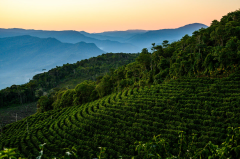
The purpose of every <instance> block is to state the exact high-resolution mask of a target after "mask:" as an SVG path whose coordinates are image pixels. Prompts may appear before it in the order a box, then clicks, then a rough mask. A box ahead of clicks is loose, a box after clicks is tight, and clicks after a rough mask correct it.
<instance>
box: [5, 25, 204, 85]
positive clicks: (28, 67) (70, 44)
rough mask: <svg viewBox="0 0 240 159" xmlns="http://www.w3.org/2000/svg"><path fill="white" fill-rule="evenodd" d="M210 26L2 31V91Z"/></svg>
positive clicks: (139, 49) (175, 39) (170, 40)
mask: <svg viewBox="0 0 240 159" xmlns="http://www.w3.org/2000/svg"><path fill="white" fill-rule="evenodd" d="M202 27H203V28H207V27H208V26H206V25H204V24H200V23H194V24H188V25H185V26H182V27H180V28H176V29H160V30H126V31H107V32H102V33H87V32H84V31H80V32H79V31H73V30H68V31H44V30H26V29H18V28H13V29H1V28H0V89H2V88H4V87H7V86H11V85H12V84H21V83H25V82H27V80H28V79H30V78H31V77H32V76H33V75H34V74H36V73H40V72H41V70H42V69H46V70H48V69H51V68H53V67H55V66H60V65H62V64H65V63H74V62H76V61H80V60H82V59H85V58H89V57H92V56H97V55H100V54H102V53H105V52H113V53H120V52H124V53H137V52H141V50H142V49H143V48H148V49H150V48H151V46H152V45H151V44H152V43H156V44H161V43H162V42H163V40H168V41H169V42H173V41H178V40H180V39H181V38H182V37H183V36H184V35H186V34H188V35H190V36H191V35H192V33H193V32H194V31H196V30H198V29H200V28H202ZM39 71H40V72H39Z"/></svg>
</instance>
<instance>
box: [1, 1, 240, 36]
mask: <svg viewBox="0 0 240 159" xmlns="http://www.w3.org/2000/svg"><path fill="white" fill-rule="evenodd" d="M239 8H240V0H227V1H226V0H201V1H200V0H199V1H196V0H0V28H23V29H37V30H77V31H86V32H89V33H93V32H103V31H114V30H128V29H144V30H158V29H167V28H178V27H181V26H184V25H187V24H191V23H203V24H205V25H207V26H209V25H210V24H211V22H212V21H213V20H214V19H216V20H220V19H221V18H222V16H224V15H226V14H227V13H229V12H232V11H235V10H237V9H239Z"/></svg>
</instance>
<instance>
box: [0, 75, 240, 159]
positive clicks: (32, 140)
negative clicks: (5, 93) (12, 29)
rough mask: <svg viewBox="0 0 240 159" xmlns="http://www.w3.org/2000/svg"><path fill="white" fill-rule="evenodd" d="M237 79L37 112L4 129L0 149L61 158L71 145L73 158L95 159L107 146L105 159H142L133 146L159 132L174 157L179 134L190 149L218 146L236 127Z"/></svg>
mask: <svg viewBox="0 0 240 159" xmlns="http://www.w3.org/2000/svg"><path fill="white" fill-rule="evenodd" d="M239 79H240V74H239V73H237V72H236V73H235V74H233V75H231V76H229V77H228V78H222V79H210V78H198V79H195V78H182V79H178V80H171V81H169V82H166V83H162V84H159V85H152V86H151V87H148V86H145V87H140V88H139V89H138V88H134V89H125V90H123V91H120V92H119V93H114V94H111V95H109V96H106V97H103V98H102V99H99V100H95V101H93V102H88V103H86V104H83V105H81V106H73V107H67V108H64V109H56V110H52V111H47V112H44V113H38V114H35V115H33V116H30V117H28V118H26V119H24V120H22V121H19V122H16V123H13V124H10V125H8V126H6V127H5V128H4V129H3V134H2V137H1V139H0V148H3V147H16V148H18V149H19V151H21V153H22V155H23V157H28V158H31V157H33V156H37V155H38V152H39V149H38V145H39V144H41V143H47V144H46V146H45V148H44V155H45V157H47V156H59V155H64V153H65V151H64V148H72V147H73V146H75V147H76V149H77V150H78V151H77V152H76V153H77V155H79V156H80V157H81V158H89V157H90V156H91V155H95V156H92V157H96V154H97V153H98V151H99V150H98V147H99V146H101V147H108V149H107V150H106V153H107V154H108V156H107V158H116V157H117V156H119V155H120V154H121V155H122V157H123V158H131V156H135V158H141V155H140V154H137V153H136V152H135V151H134V148H135V146H136V144H135V142H136V141H143V142H146V141H149V140H150V139H151V137H152V136H154V135H158V134H161V137H162V138H165V139H166V141H167V142H168V143H169V146H170V147H172V149H170V150H169V153H171V154H172V155H174V156H176V155H177V154H178V153H179V150H178V148H177V145H178V132H179V131H183V132H184V133H185V135H186V141H187V142H189V141H191V139H192V134H196V140H195V142H194V145H192V146H194V147H195V149H194V151H198V149H200V148H203V147H204V146H205V145H206V144H207V143H208V141H212V143H213V144H217V145H220V144H221V143H222V142H224V140H225V138H226V137H227V136H226V134H227V132H226V129H227V128H228V127H229V126H230V127H239V126H240V124H239V123H240V121H239V120H240V119H239V118H237V116H239V114H240V108H239V102H240V100H239V95H240V89H239V86H240V83H239ZM44 155H43V157H44ZM139 155H140V156H139Z"/></svg>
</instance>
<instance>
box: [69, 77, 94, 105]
mask: <svg viewBox="0 0 240 159" xmlns="http://www.w3.org/2000/svg"><path fill="white" fill-rule="evenodd" d="M95 85H96V84H95V82H91V81H84V82H82V83H80V84H78V85H77V86H76V87H75V89H74V90H75V94H74V96H73V105H81V104H84V103H87V102H90V101H93V100H95V99H97V97H98V96H97V95H96V90H95Z"/></svg>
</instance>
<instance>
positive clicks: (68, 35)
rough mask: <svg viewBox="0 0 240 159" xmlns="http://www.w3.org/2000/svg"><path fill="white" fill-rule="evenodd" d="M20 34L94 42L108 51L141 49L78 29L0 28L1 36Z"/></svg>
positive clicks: (69, 40) (126, 51) (64, 40)
mask: <svg viewBox="0 0 240 159" xmlns="http://www.w3.org/2000/svg"><path fill="white" fill-rule="evenodd" d="M18 35H31V36H35V37H39V38H48V37H52V38H56V39H58V40H59V41H61V42H64V43H78V42H81V41H83V42H86V43H94V44H96V46H97V47H99V48H100V49H102V50H104V51H106V52H125V53H136V52H139V51H141V48H138V47H136V46H134V45H132V44H128V43H121V42H118V41H112V40H99V39H95V38H92V37H87V36H85V35H83V34H81V33H80V32H78V31H73V30H67V31H44V30H24V29H0V37H10V36H18Z"/></svg>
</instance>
